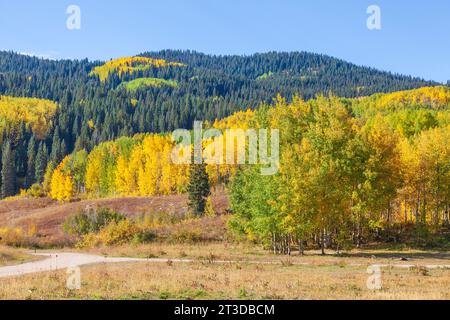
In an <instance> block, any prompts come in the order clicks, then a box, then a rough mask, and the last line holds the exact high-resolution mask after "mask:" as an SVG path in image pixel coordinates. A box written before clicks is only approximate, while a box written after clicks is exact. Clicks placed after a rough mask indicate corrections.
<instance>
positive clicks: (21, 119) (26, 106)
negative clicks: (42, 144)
mask: <svg viewBox="0 0 450 320" xmlns="http://www.w3.org/2000/svg"><path fill="white" fill-rule="evenodd" d="M57 108H58V106H57V104H56V103H55V102H53V101H50V100H45V99H37V98H19V97H9V96H0V134H1V132H3V129H5V128H11V127H14V126H18V125H19V124H20V123H25V124H26V125H28V126H30V127H31V129H32V130H33V133H34V134H35V135H36V136H37V138H38V139H44V138H45V136H46V134H47V131H48V128H49V127H50V126H51V123H52V119H53V117H54V115H55V113H56V110H57Z"/></svg>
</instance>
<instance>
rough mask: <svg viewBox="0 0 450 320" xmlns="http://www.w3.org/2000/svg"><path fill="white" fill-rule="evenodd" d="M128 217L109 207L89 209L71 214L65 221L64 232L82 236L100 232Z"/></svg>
mask: <svg viewBox="0 0 450 320" xmlns="http://www.w3.org/2000/svg"><path fill="white" fill-rule="evenodd" d="M125 219H126V217H125V216H124V215H123V214H120V213H118V212H116V211H113V210H110V209H108V208H100V209H92V208H91V209H87V210H84V211H82V212H79V213H77V214H75V215H72V216H70V217H69V218H67V220H66V221H65V222H64V226H63V228H64V232H65V233H66V234H69V235H77V236H82V235H86V234H89V233H95V232H99V231H100V230H101V229H102V228H103V227H105V226H107V225H109V224H110V223H111V222H116V223H117V222H120V221H123V220H125Z"/></svg>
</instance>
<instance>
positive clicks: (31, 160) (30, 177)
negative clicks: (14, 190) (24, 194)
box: [26, 135, 36, 188]
mask: <svg viewBox="0 0 450 320" xmlns="http://www.w3.org/2000/svg"><path fill="white" fill-rule="evenodd" d="M35 169H36V140H35V138H34V135H33V136H32V137H31V139H30V141H29V142H28V151H27V177H26V187H27V188H29V187H31V186H32V185H33V183H35V182H36V170H35Z"/></svg>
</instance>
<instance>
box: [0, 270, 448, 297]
mask: <svg viewBox="0 0 450 320" xmlns="http://www.w3.org/2000/svg"><path fill="white" fill-rule="evenodd" d="M66 277H67V276H66V273H65V272H64V271H60V272H51V273H46V274H35V275H27V276H23V277H19V278H10V279H0V298H1V299H6V298H7V299H433V300H434V299H450V293H449V291H448V288H449V287H450V272H449V271H448V270H432V271H430V272H428V273H426V274H424V273H422V272H418V271H417V270H415V269H411V270H409V269H384V270H383V273H382V284H383V289H382V290H380V291H371V290H368V289H367V287H366V281H367V277H368V275H367V273H366V268H364V267H355V266H346V265H331V266H330V265H327V266H317V265H309V266H298V265H289V264H284V265H283V264H279V265H278V264H276V265H263V264H260V265H257V264H247V263H245V262H242V263H231V264H218V263H211V262H196V263H191V264H184V263H161V264H152V263H125V264H114V265H94V266H86V267H83V268H82V269H81V281H82V287H81V290H75V291H71V290H68V289H66V287H65V283H66Z"/></svg>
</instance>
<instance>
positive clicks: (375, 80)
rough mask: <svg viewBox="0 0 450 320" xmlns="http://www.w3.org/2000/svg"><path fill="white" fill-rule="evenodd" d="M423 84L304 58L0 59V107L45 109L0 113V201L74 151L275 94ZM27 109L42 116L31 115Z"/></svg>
mask: <svg viewBox="0 0 450 320" xmlns="http://www.w3.org/2000/svg"><path fill="white" fill-rule="evenodd" d="M427 85H434V83H430V82H425V81H423V80H421V79H416V78H411V77H405V76H400V75H393V74H391V73H386V72H380V71H377V70H374V69H370V68H365V67H359V66H355V65H353V64H350V63H347V62H344V61H341V60H338V59H334V58H331V57H327V56H323V55H317V54H309V53H267V54H256V55H252V56H209V55H204V54H200V53H196V52H190V51H162V52H152V53H144V54H142V55H141V56H140V57H134V58H122V59H117V60H112V61H109V62H106V63H104V62H100V61H98V62H91V61H88V60H81V61H72V60H61V61H51V60H42V59H38V58H33V57H29V56H24V55H18V54H15V53H11V52H0V95H2V96H5V98H3V100H4V101H20V100H13V99H14V98H18V97H19V98H36V99H44V100H42V101H46V102H45V103H46V104H47V105H48V106H51V107H50V108H49V109H48V110H45V109H44V114H45V116H44V117H42V116H41V115H43V114H42V113H39V114H40V115H39V116H38V119H39V121H37V122H36V120H33V117H35V114H33V113H31V114H22V113H20V112H21V111H20V112H19V115H18V114H16V115H14V120H12V119H11V115H10V111H11V110H13V109H11V110H9V105H7V106H6V109H5V108H3V109H4V110H8V113H5V112H3V113H0V123H2V124H3V125H2V133H1V135H0V137H1V143H2V149H3V150H2V157H3V158H4V159H3V161H2V167H3V168H2V171H3V172H4V174H6V176H7V178H4V179H3V182H2V186H3V187H4V189H5V190H3V192H2V196H9V195H11V194H14V193H16V192H17V191H18V190H19V188H28V187H30V186H31V185H32V184H33V183H36V182H37V183H42V182H43V181H44V176H45V172H46V171H47V172H51V171H52V169H54V168H55V167H56V166H58V164H59V163H61V161H62V160H63V159H64V157H65V156H66V155H68V154H71V153H72V152H74V151H77V152H82V151H83V150H84V151H85V152H90V151H91V150H93V148H94V147H95V146H97V145H99V144H100V143H102V142H106V141H110V140H114V139H116V138H119V137H122V136H128V137H132V136H134V135H135V134H138V133H159V132H167V131H171V130H173V129H176V128H191V126H192V123H193V121H194V120H195V119H199V120H209V121H211V122H212V121H214V120H215V119H217V118H218V119H222V118H224V117H226V116H229V115H231V114H233V113H234V112H237V111H239V110H246V109H248V108H250V109H255V108H256V107H258V106H259V105H260V104H261V103H269V102H271V101H272V99H273V97H275V96H276V95H277V94H278V93H280V94H281V95H282V96H283V97H286V99H287V101H291V100H292V97H293V96H294V94H298V95H299V96H300V97H302V98H304V99H309V98H312V97H314V96H315V95H316V94H321V93H325V94H328V93H329V92H333V93H334V94H336V95H338V96H342V97H349V98H351V97H356V96H364V95H368V94H372V93H376V92H391V91H396V90H403V89H410V88H417V87H423V86H427ZM6 97H8V98H6ZM7 99H9V100H7ZM36 101H41V100H36ZM22 102H23V104H22V105H19V106H18V107H17V110H23V109H24V108H25V109H26V110H27V112H28V111H29V108H28V107H27V103H26V100H22ZM56 105H57V106H58V107H57V108H56V107H54V106H56ZM11 108H13V106H11ZM14 108H16V107H14ZM36 110H41V111H39V112H42V109H41V107H39V108H37V109H36ZM42 120H45V121H44V123H41V121H42ZM13 123H14V125H12V124H13ZM37 127H39V130H37V129H36V128H37ZM44 129H45V130H44ZM44 131H46V132H44ZM47 169H48V170H47Z"/></svg>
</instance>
